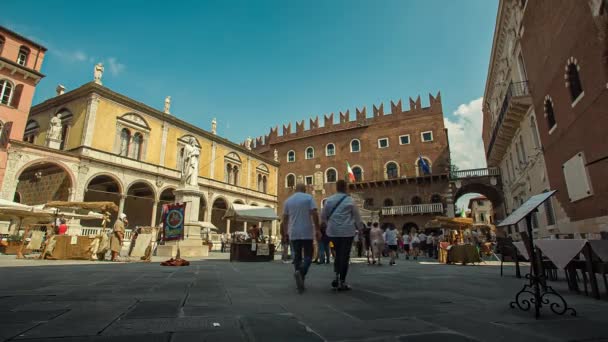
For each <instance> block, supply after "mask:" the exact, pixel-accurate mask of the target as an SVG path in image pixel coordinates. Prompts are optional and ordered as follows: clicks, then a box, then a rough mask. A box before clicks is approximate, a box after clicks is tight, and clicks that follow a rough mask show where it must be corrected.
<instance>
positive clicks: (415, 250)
mask: <svg viewBox="0 0 608 342" xmlns="http://www.w3.org/2000/svg"><path fill="white" fill-rule="evenodd" d="M410 251H411V254H412V256H413V257H414V260H418V254H419V253H420V239H419V238H418V234H412V235H411V236H410Z"/></svg>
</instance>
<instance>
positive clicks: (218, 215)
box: [211, 197, 228, 233]
mask: <svg viewBox="0 0 608 342" xmlns="http://www.w3.org/2000/svg"><path fill="white" fill-rule="evenodd" d="M227 209H228V204H227V203H226V200H224V199H223V198H221V197H220V198H217V199H215V201H213V205H212V206H211V223H213V224H214V225H215V226H216V227H217V229H218V230H219V232H220V233H226V232H227V222H226V220H224V219H223V217H224V214H225V213H226V210H227Z"/></svg>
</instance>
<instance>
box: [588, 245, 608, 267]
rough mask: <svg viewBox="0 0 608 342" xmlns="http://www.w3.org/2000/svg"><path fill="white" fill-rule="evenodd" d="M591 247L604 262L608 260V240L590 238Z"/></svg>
mask: <svg viewBox="0 0 608 342" xmlns="http://www.w3.org/2000/svg"><path fill="white" fill-rule="evenodd" d="M589 244H590V245H591V249H592V250H593V252H594V253H595V255H597V256H598V258H600V260H602V261H603V262H608V240H589Z"/></svg>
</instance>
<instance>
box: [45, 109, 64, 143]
mask: <svg viewBox="0 0 608 342" xmlns="http://www.w3.org/2000/svg"><path fill="white" fill-rule="evenodd" d="M48 138H49V139H52V140H60V139H61V114H57V115H55V116H53V117H52V118H51V121H50V123H49V132H48Z"/></svg>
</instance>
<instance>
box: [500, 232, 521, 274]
mask: <svg viewBox="0 0 608 342" xmlns="http://www.w3.org/2000/svg"><path fill="white" fill-rule="evenodd" d="M496 243H497V250H498V252H499V253H500V276H501V277H502V275H503V263H504V262H505V261H512V262H515V276H516V277H517V278H521V272H520V269H519V258H518V256H517V248H516V247H515V245H514V244H513V240H512V239H511V238H510V237H509V238H504V237H497V238H496Z"/></svg>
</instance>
